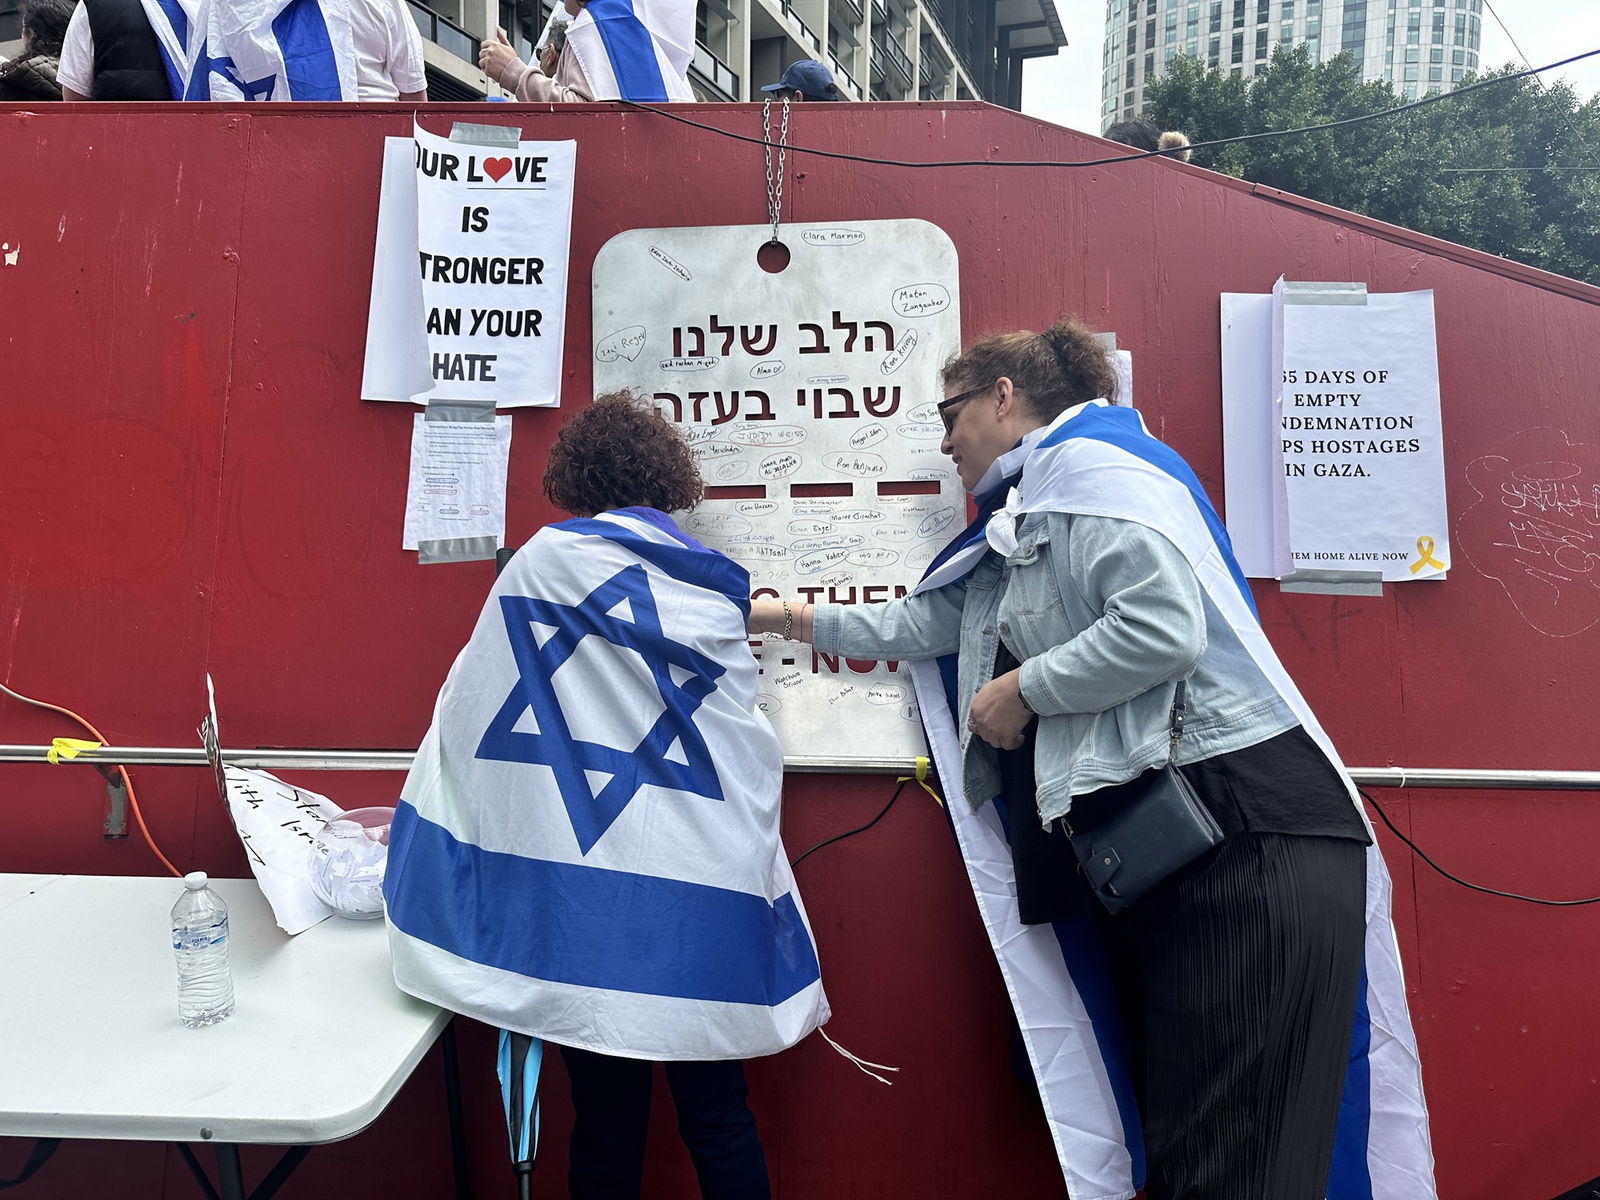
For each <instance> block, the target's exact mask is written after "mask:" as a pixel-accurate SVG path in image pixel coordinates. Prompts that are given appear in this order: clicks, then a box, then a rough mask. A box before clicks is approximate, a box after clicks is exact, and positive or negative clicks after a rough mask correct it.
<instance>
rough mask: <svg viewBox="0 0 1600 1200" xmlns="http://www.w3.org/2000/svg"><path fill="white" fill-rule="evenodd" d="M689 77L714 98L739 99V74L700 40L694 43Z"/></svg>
mask: <svg viewBox="0 0 1600 1200" xmlns="http://www.w3.org/2000/svg"><path fill="white" fill-rule="evenodd" d="M689 78H690V79H691V80H692V81H694V82H695V83H698V84H699V85H700V86H701V87H702V88H704V89H705V91H706V93H707V94H708V95H710V96H711V97H712V98H713V99H716V100H726V101H737V100H738V99H739V76H738V75H737V74H736V73H735V72H734V70H733V68H732V67H730V66H728V64H727V63H725V62H723V61H722V60H721V59H720V58H718V57H717V55H716V53H715V52H714V51H712V50H711V49H710V48H709V47H708V46H707V45H706V44H705V43H704V42H702V41H699V40H696V42H695V44H694V58H693V59H692V60H691V61H690V63H689Z"/></svg>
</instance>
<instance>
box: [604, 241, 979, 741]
mask: <svg viewBox="0 0 1600 1200" xmlns="http://www.w3.org/2000/svg"><path fill="white" fill-rule="evenodd" d="M769 236H770V231H769V229H768V227H766V226H745V227H731V228H728V227H723V228H704V229H640V230H631V231H629V232H626V233H622V234H619V235H618V236H617V237H615V238H613V239H612V240H611V241H610V242H608V243H607V244H606V245H605V247H604V248H603V249H602V250H601V251H600V254H599V257H598V258H597V259H596V261H595V267H594V330H593V333H594V357H595V366H594V372H595V390H596V392H601V393H603V392H607V391H614V390H618V389H622V388H631V389H634V390H636V391H638V392H640V393H642V394H643V395H644V396H646V397H649V398H652V399H653V400H654V402H655V403H656V405H657V406H658V407H659V408H660V409H661V410H662V412H663V413H664V414H665V415H666V416H667V417H668V419H669V420H673V421H676V422H679V423H681V424H682V425H683V426H684V433H685V436H686V437H687V438H688V440H689V442H690V445H691V446H692V447H693V449H694V452H695V455H696V457H697V458H698V459H699V461H700V466H701V470H702V472H703V473H704V475H705V479H706V484H707V491H706V499H705V500H704V501H703V502H702V503H701V504H700V505H699V507H697V508H696V509H695V510H694V511H693V512H692V513H691V514H689V515H688V516H687V517H686V518H684V528H685V530H686V531H687V532H688V533H690V534H691V535H692V536H694V537H696V538H699V539H700V540H701V541H703V542H705V543H706V544H707V545H709V546H713V547H715V548H716V549H718V550H721V551H723V552H724V553H726V554H728V555H729V556H730V557H732V558H734V559H736V560H737V561H739V562H740V563H742V564H743V565H744V566H745V567H747V568H748V569H749V570H750V574H751V590H752V593H753V594H754V595H756V596H762V597H797V598H801V599H807V600H812V601H814V602H816V603H840V604H872V603H882V602H883V601H886V600H890V599H893V598H895V597H897V596H900V595H904V594H905V592H906V591H908V590H909V589H910V587H911V586H912V585H913V584H915V583H916V581H917V580H918V579H919V578H920V577H921V575H922V572H923V570H924V569H925V568H926V567H927V565H928V563H929V562H930V561H931V560H932V559H933V557H934V555H935V554H937V553H938V551H939V550H940V549H941V548H943V546H944V545H945V543H946V542H948V541H949V540H950V538H951V537H953V536H954V535H955V534H956V533H957V532H958V531H959V530H960V529H961V528H962V526H963V525H964V524H965V523H966V496H965V493H964V492H963V491H962V489H961V486H960V484H959V483H958V482H957V480H956V476H955V472H954V470H953V469H952V468H951V466H950V463H949V460H948V459H946V458H945V457H944V456H943V455H942V454H940V453H939V442H940V439H941V437H942V435H943V427H942V425H941V423H940V421H939V416H938V412H937V411H936V405H937V403H938V401H939V399H940V398H941V397H942V395H943V393H942V391H941V390H940V382H939V368H940V367H941V366H942V365H943V363H944V362H945V360H946V359H947V358H949V357H950V355H951V354H953V353H954V352H955V351H956V350H957V349H958V348H959V345H960V337H961V323H960V313H959V309H958V279H957V264H956V254H955V247H954V246H953V245H952V244H951V242H950V239H949V238H948V237H947V236H946V235H945V233H944V232H943V231H942V230H940V229H939V228H938V227H936V226H934V225H930V224H928V223H927V222H923V221H861V222H850V223H827V224H821V223H819V224H807V225H797V226H795V227H793V228H792V229H790V230H786V231H785V236H784V241H785V243H786V245H787V246H788V249H789V251H790V255H791V258H790V261H789V263H788V265H787V267H786V268H785V269H784V270H782V271H780V272H776V273H769V272H767V271H765V270H763V269H762V268H761V267H760V266H758V265H757V261H756V252H757V249H758V247H760V246H761V245H762V243H763V242H765V241H766V240H767V239H768V237H769ZM757 657H758V659H759V661H760V669H761V677H760V684H759V686H760V693H761V696H760V703H761V705H762V707H763V709H764V710H765V711H766V712H767V714H768V715H769V716H770V717H771V718H772V722H773V724H774V726H776V728H777V730H778V733H779V736H780V737H781V738H782V739H783V742H784V746H785V749H786V752H787V754H788V756H789V757H790V759H791V760H799V761H801V762H807V761H809V762H813V763H816V764H818V765H821V764H862V765H865V764H868V763H884V762H903V761H905V760H907V759H909V758H911V757H913V756H916V755H920V754H925V753H926V750H925V748H924V743H923V739H922V728H921V723H920V718H919V716H918V713H917V710H916V702H915V699H914V698H913V694H912V689H911V681H910V677H909V673H908V672H907V671H906V669H905V668H904V666H903V665H902V664H899V663H882V662H869V661H856V660H850V659H845V658H842V657H839V658H835V657H832V656H829V655H824V654H818V653H815V652H814V651H813V650H812V649H811V647H809V646H802V645H799V644H796V643H794V642H785V641H777V640H774V641H766V642H761V643H757Z"/></svg>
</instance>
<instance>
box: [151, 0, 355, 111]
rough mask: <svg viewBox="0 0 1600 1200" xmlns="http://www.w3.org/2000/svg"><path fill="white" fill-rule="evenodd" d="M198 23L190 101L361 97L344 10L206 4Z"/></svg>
mask: <svg viewBox="0 0 1600 1200" xmlns="http://www.w3.org/2000/svg"><path fill="white" fill-rule="evenodd" d="M147 2H148V0H147ZM196 24H197V25H198V26H199V29H200V44H199V46H198V49H197V51H196V53H195V56H194V60H193V63H192V66H191V69H190V73H189V81H188V87H187V88H186V89H185V90H184V91H183V92H182V93H180V94H181V95H182V96H183V98H184V99H185V100H354V99H355V98H356V49H355V35H354V33H353V32H352V30H351V26H350V19H349V15H348V13H347V12H346V10H345V7H344V5H342V4H339V3H332V4H329V5H326V6H324V5H323V4H322V3H321V2H320V0H201V3H200V13H199V16H198V18H197V20H196Z"/></svg>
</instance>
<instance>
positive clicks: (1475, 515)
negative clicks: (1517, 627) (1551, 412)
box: [1454, 427, 1600, 637]
mask: <svg viewBox="0 0 1600 1200" xmlns="http://www.w3.org/2000/svg"><path fill="white" fill-rule="evenodd" d="M1467 483H1468V485H1469V486H1470V487H1471V488H1472V489H1473V491H1474V492H1475V493H1476V499H1475V500H1474V502H1473V503H1472V504H1471V505H1470V506H1469V507H1468V508H1467V510H1466V511H1465V512H1463V513H1462V514H1461V517H1460V519H1459V520H1458V521H1457V523H1456V530H1455V539H1454V544H1455V547H1456V549H1457V550H1458V551H1459V552H1460V553H1461V554H1462V555H1463V556H1464V557H1465V559H1466V561H1467V562H1468V563H1470V564H1471V566H1472V568H1473V569H1474V570H1476V571H1477V572H1478V573H1479V574H1480V575H1482V576H1484V577H1485V578H1487V579H1493V580H1494V581H1496V582H1497V583H1499V585H1500V587H1501V589H1502V590H1503V591H1504V593H1505V595H1506V598H1507V599H1508V600H1510V602H1511V604H1512V607H1513V608H1515V609H1516V611H1517V613H1518V615H1520V616H1521V617H1522V619H1523V620H1524V621H1526V622H1527V623H1528V624H1529V625H1530V626H1531V627H1532V628H1533V629H1535V630H1537V631H1538V632H1540V633H1542V634H1545V635H1547V636H1549V637H1573V636H1575V635H1576V634H1580V633H1583V632H1584V631H1586V630H1588V629H1590V628H1592V627H1593V626H1594V625H1596V624H1600V447H1596V446H1592V445H1588V444H1586V443H1582V442H1578V443H1574V442H1572V441H1571V440H1570V439H1569V438H1568V437H1567V434H1566V432H1565V431H1564V430H1560V429H1553V428H1549V427H1537V428H1533V429H1525V430H1522V431H1520V432H1519V433H1517V434H1516V435H1514V436H1513V438H1512V439H1511V444H1509V445H1508V446H1506V447H1505V448H1504V451H1503V452H1502V453H1499V454H1489V455H1484V456H1483V457H1481V458H1476V459H1474V460H1473V461H1472V462H1471V463H1470V464H1468V466H1467Z"/></svg>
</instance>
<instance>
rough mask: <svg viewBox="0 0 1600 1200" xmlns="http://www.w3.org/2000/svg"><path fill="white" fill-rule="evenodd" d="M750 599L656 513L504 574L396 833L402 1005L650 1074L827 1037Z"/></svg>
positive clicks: (540, 554) (573, 533)
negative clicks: (786, 833) (782, 827)
mask: <svg viewBox="0 0 1600 1200" xmlns="http://www.w3.org/2000/svg"><path fill="white" fill-rule="evenodd" d="M749 585H750V577H749V572H747V571H746V570H745V569H744V568H743V567H740V566H738V565H737V564H736V563H734V562H733V561H732V560H731V559H728V558H726V557H724V556H723V555H721V554H718V553H716V552H715V551H712V550H708V549H706V548H705V547H703V546H700V545H699V544H698V543H696V542H694V541H693V540H692V539H690V538H688V537H687V536H685V535H684V534H682V533H681V532H680V531H679V530H678V529H677V527H676V526H675V525H674V524H673V523H672V522H671V521H670V520H669V519H668V518H667V517H666V516H664V515H663V514H661V513H659V512H656V511H654V510H652V509H641V508H630V509H619V510H617V511H616V512H612V513H605V514H602V515H601V516H599V517H596V518H593V519H575V520H570V521H565V522H562V523H561V524H559V525H551V526H548V527H546V528H545V529H543V530H541V531H540V532H539V533H538V534H537V535H536V536H535V537H534V538H533V539H532V540H531V541H530V542H529V543H528V544H527V545H526V546H524V547H523V548H522V549H521V550H520V551H519V552H518V553H517V555H516V557H515V558H513V559H512V560H511V562H510V564H509V565H508V566H507V567H506V569H505V570H504V571H503V572H502V573H501V576H500V578H499V580H498V581H497V583H496V584H495V588H494V591H493V592H492V593H491V595H490V598H489V601H488V603H487V604H486V605H485V607H484V609H483V613H482V615H481V616H480V617H479V619H478V624H477V627H476V629H474V631H473V634H472V638H471V640H469V641H468V643H467V645H466V648H465V649H463V650H462V652H461V654H460V656H459V657H458V658H457V659H456V662H455V665H454V666H453V667H452V668H451V670H450V675H449V678H448V679H447V680H446V681H445V685H444V689H443V690H442V691H441V692H440V693H439V699H438V703H437V706H436V708H435V710H434V718H433V726H432V728H431V729H429V731H428V735H427V737H426V738H424V739H423V743H422V746H421V748H420V750H419V751H418V753H417V758H416V761H415V764H414V765H413V766H412V768H411V773H410V775H409V776H408V777H407V779H406V784H405V789H404V791H403V793H402V799H401V801H400V804H399V806H398V807H397V810H396V813H395V821H394V826H393V831H392V834H391V837H390V847H389V866H388V873H387V879H386V881H385V885H384V894H385V898H386V899H387V901H388V908H389V941H390V947H391V950H392V953H393V958H394V971H395V981H396V982H397V983H398V984H399V986H400V987H401V989H402V990H404V991H406V992H409V993H411V994H412V995H414V996H418V997H420V998H422V999H424V1000H428V1001H431V1002H432V1003H434V1004H438V1005H441V1006H443V1007H445V1008H448V1009H452V1010H454V1011H455V1012H460V1013H465V1014H467V1015H468V1016H471V1017H475V1018H477V1019H478V1020H480V1021H485V1022H487V1023H488V1024H490V1025H498V1026H501V1027H502V1028H505V1029H511V1030H515V1031H518V1032H521V1033H526V1034H530V1035H532V1036H533V1037H538V1038H548V1039H550V1040H551V1041H554V1042H558V1043H560V1044H562V1045H567V1046H577V1047H580V1048H582V1049H585V1050H594V1051H598V1052H600V1053H604V1054H614V1055H621V1056H624V1057H631V1058H647V1059H659V1060H711V1059H728V1058H746V1057H750V1056H752V1055H759V1054H771V1053H774V1052H776V1051H779V1050H782V1049H784V1048H785V1047H788V1046H791V1045H793V1044H794V1043H795V1042H797V1041H799V1040H800V1039H801V1038H803V1037H804V1036H806V1034H808V1033H810V1032H811V1031H812V1030H813V1029H815V1028H816V1027H817V1026H818V1025H820V1024H822V1022H824V1021H826V1020H827V1019H828V1016H829V1011H828V1003H827V999H826V997H825V996H824V995H823V991H822V981H821V977H820V973H819V968H818V964H817V953H816V947H815V944H814V942H813V941H812V937H811V929H810V926H809V924H808V923H807V920H806V915H805V909H804V907H803V906H802V905H801V903H800V896H799V893H798V892H797V891H796V890H795V886H794V878H793V876H792V875H791V873H790V871H789V864H788V862H787V860H786V858H785V857H784V852H783V844H782V842H781V841H780V840H779V833H778V818H779V793H780V789H781V785H782V772H783V754H782V751H781V749H780V748H779V745H778V740H777V736H776V735H775V734H774V733H773V731H772V727H771V725H770V724H768V722H767V719H766V717H765V716H763V715H762V714H761V712H760V711H759V710H758V709H757V708H756V699H755V697H756V665H755V661H754V659H753V658H752V656H751V654H750V648H749V644H748V641H747V637H746V634H745V621H746V617H747V615H748V612H749V598H748V597H749Z"/></svg>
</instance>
